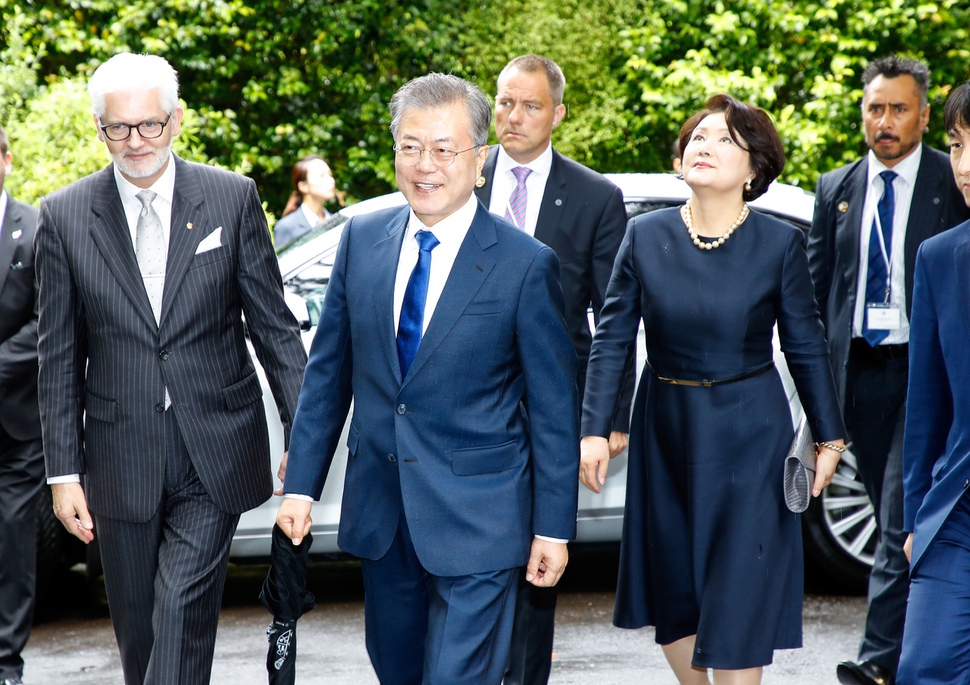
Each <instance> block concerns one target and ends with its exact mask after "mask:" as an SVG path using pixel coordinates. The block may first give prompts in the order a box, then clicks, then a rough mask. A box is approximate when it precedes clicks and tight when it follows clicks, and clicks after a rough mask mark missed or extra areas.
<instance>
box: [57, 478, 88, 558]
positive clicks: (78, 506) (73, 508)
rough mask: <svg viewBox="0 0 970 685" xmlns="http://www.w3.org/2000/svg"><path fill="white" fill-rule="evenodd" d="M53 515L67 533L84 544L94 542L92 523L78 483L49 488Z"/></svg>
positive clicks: (60, 484) (58, 484)
mask: <svg viewBox="0 0 970 685" xmlns="http://www.w3.org/2000/svg"><path fill="white" fill-rule="evenodd" d="M51 496H52V497H53V500H54V515H55V516H56V517H57V519H58V520H59V521H60V522H61V523H62V524H64V527H65V528H67V532H68V533H70V534H71V535H73V536H75V537H76V538H78V539H79V540H80V541H81V542H83V543H84V544H88V543H89V542H91V541H92V540H94V521H92V520H91V514H90V513H88V502H87V499H85V497H84V489H83V488H82V487H81V484H80V483H57V484H56V485H52V486H51Z"/></svg>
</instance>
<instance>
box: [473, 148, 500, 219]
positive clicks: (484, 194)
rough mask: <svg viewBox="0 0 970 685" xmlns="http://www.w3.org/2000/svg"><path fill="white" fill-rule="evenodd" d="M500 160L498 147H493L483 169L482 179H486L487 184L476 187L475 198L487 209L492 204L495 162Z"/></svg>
mask: <svg viewBox="0 0 970 685" xmlns="http://www.w3.org/2000/svg"><path fill="white" fill-rule="evenodd" d="M497 159H498V145H493V146H492V147H490V148H489V150H488V157H486V158H485V166H484V167H482V178H484V179H485V183H484V184H483V185H481V186H478V185H476V186H475V196H476V197H477V198H478V199H479V200H480V201H481V203H482V204H483V205H485V209H488V208H489V205H490V204H491V202H492V179H494V178H495V160H497Z"/></svg>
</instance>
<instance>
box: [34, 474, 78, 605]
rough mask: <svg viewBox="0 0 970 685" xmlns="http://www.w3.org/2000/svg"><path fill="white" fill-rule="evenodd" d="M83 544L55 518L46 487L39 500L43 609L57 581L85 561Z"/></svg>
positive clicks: (39, 575)
mask: <svg viewBox="0 0 970 685" xmlns="http://www.w3.org/2000/svg"><path fill="white" fill-rule="evenodd" d="M84 557H85V549H84V543H83V542H81V541H80V540H78V539H77V538H76V537H74V536H73V535H71V534H70V533H68V532H67V530H66V529H65V528H64V525H63V524H62V523H61V522H60V521H59V520H58V519H57V517H56V516H54V503H53V500H52V499H51V489H50V487H49V486H48V485H44V486H43V487H42V488H41V489H40V494H39V495H38V497H37V600H36V604H37V606H38V608H41V609H42V608H44V607H45V605H46V603H47V602H48V600H49V599H50V598H51V596H52V595H53V594H55V592H54V590H55V589H56V587H57V584H56V581H57V579H58V578H59V577H61V576H62V575H63V574H64V573H66V572H67V570H68V569H70V568H71V567H72V566H73V565H74V564H76V563H78V562H81V561H84Z"/></svg>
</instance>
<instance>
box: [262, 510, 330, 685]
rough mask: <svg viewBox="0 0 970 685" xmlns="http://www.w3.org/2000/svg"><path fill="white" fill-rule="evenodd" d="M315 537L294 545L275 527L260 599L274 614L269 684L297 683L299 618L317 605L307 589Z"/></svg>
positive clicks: (269, 655) (286, 684)
mask: <svg viewBox="0 0 970 685" xmlns="http://www.w3.org/2000/svg"><path fill="white" fill-rule="evenodd" d="M312 542H313V536H312V535H311V534H310V533H307V535H306V537H305V538H303V542H302V543H300V544H299V545H294V544H293V543H292V542H291V541H290V539H289V538H288V537H287V536H286V533H284V532H283V529H282V528H280V527H279V526H276V525H274V526H273V545H272V548H271V550H270V567H269V573H267V574H266V580H264V581H263V591H262V592H260V593H259V599H260V601H262V603H263V605H264V606H265V607H266V608H267V609H269V610H270V613H272V614H273V623H272V624H270V626H269V628H267V630H266V635H267V637H268V638H269V652H268V653H267V655H266V670H267V671H268V673H269V685H292V684H293V683H295V682H296V621H297V619H299V618H300V616H302V615H303V614H305V613H306V612H308V611H310V609H312V608H313V607H315V606H316V602H315V601H314V597H313V593H312V592H308V591H307V589H306V565H307V558H308V556H309V552H310V544H311V543H312Z"/></svg>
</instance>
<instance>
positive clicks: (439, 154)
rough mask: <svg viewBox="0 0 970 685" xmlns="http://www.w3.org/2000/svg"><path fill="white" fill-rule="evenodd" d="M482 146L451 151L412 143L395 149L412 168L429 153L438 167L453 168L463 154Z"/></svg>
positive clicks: (401, 144) (400, 145)
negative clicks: (425, 153)
mask: <svg viewBox="0 0 970 685" xmlns="http://www.w3.org/2000/svg"><path fill="white" fill-rule="evenodd" d="M480 147H481V145H473V146H472V147H470V148H467V149H465V150H450V149H448V148H446V147H432V148H423V147H418V146H417V145H411V144H410V143H398V144H396V145H395V146H394V147H393V150H394V152H395V153H396V154H397V156H398V157H401V158H402V159H404V160H405V161H406V162H407V163H408V164H410V165H411V166H416V165H417V164H418V162H420V161H421V154H422V153H424V152H427V153H428V154H429V155H430V156H431V161H432V162H434V163H435V164H437V165H438V166H451V165H452V164H454V163H455V160H456V159H457V158H458V155H460V154H461V153H462V152H469V151H470V150H477V149H478V148H480Z"/></svg>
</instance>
